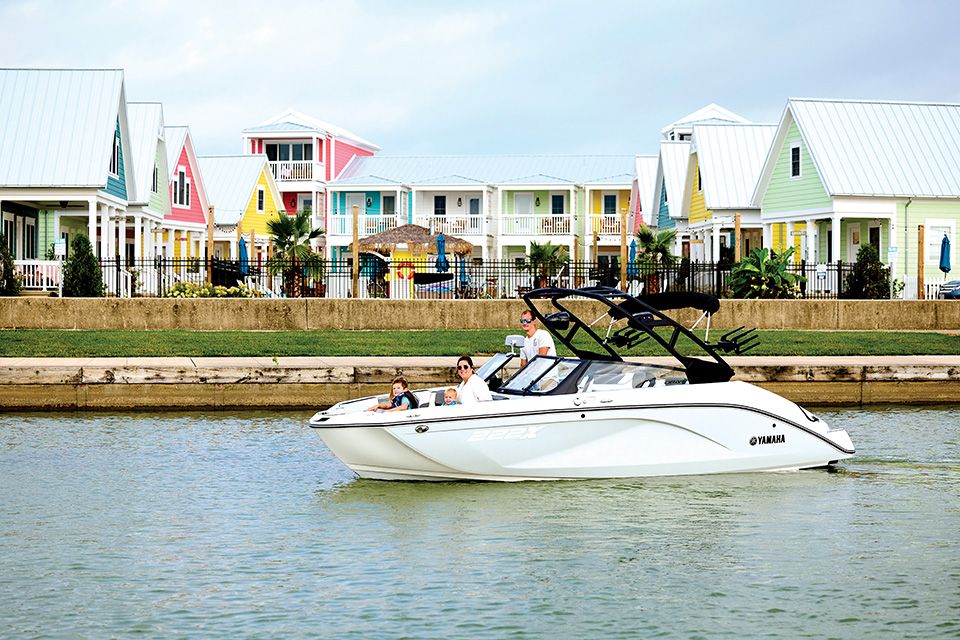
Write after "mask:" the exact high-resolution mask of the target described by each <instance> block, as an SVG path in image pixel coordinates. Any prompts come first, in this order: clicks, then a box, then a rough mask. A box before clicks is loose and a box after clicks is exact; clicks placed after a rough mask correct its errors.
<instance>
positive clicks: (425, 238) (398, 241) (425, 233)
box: [350, 224, 473, 258]
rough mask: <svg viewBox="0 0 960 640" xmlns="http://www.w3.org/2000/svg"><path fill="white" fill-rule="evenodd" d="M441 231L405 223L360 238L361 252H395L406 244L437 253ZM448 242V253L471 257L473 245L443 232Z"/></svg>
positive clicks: (408, 246)
mask: <svg viewBox="0 0 960 640" xmlns="http://www.w3.org/2000/svg"><path fill="white" fill-rule="evenodd" d="M439 235H440V234H439V233H430V231H429V230H428V229H427V228H425V227H421V226H418V225H415V224H405V225H403V226H400V227H395V228H393V229H387V230H386V231H381V232H380V233H377V234H374V235H372V236H367V237H366V238H361V239H360V253H363V252H365V251H374V252H376V253H379V254H381V255H389V254H391V253H393V252H394V251H395V250H396V249H397V247H398V245H404V244H405V245H406V249H407V250H409V251H423V252H426V253H432V254H436V253H437V236H439ZM443 239H444V241H445V243H446V251H447V253H452V254H453V255H455V256H460V257H464V258H469V257H470V255H471V254H472V253H473V245H472V244H470V243H469V242H467V241H466V240H462V239H460V238H457V237H455V236H450V235H447V234H443ZM350 251H351V252H353V243H352V242H351V243H350Z"/></svg>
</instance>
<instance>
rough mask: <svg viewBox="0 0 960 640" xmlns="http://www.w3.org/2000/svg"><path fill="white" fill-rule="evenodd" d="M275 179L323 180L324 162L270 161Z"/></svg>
mask: <svg viewBox="0 0 960 640" xmlns="http://www.w3.org/2000/svg"><path fill="white" fill-rule="evenodd" d="M269 164H270V171H271V173H273V179H274V180H276V181H277V182H278V183H281V182H311V181H313V180H314V179H315V178H314V176H316V180H320V181H322V180H323V163H322V162H314V161H312V160H280V161H277V162H270V163H269Z"/></svg>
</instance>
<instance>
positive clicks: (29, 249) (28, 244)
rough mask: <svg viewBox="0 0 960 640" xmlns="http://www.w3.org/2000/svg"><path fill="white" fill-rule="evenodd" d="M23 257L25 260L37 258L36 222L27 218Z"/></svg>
mask: <svg viewBox="0 0 960 640" xmlns="http://www.w3.org/2000/svg"><path fill="white" fill-rule="evenodd" d="M23 257H24V259H25V260H36V258H37V223H36V222H34V221H33V220H27V226H26V228H25V229H24V237H23Z"/></svg>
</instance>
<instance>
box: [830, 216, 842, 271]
mask: <svg viewBox="0 0 960 640" xmlns="http://www.w3.org/2000/svg"><path fill="white" fill-rule="evenodd" d="M830 220H831V224H832V225H833V233H831V236H832V238H831V240H832V242H831V243H830V250H831V252H832V254H833V261H834V262H837V261H838V260H840V214H839V213H836V212H834V213H833V215H832V216H830Z"/></svg>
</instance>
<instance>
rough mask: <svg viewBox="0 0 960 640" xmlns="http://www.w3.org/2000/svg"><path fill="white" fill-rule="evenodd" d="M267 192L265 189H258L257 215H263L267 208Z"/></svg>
mask: <svg viewBox="0 0 960 640" xmlns="http://www.w3.org/2000/svg"><path fill="white" fill-rule="evenodd" d="M265 201H266V191H265V190H264V188H263V187H257V213H263V212H264V207H265V206H266V202H265Z"/></svg>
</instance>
